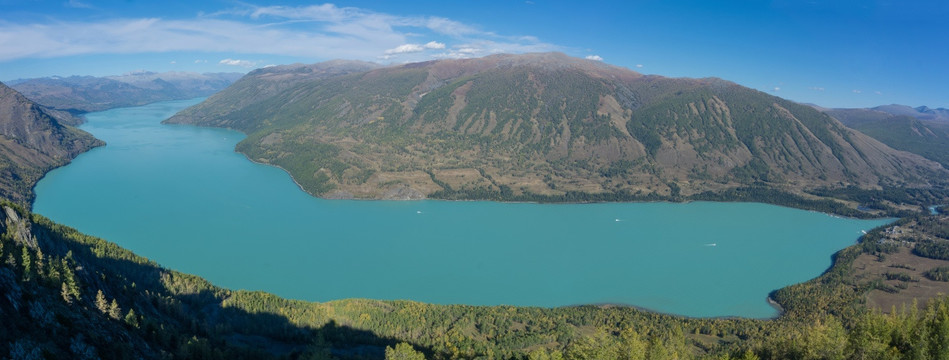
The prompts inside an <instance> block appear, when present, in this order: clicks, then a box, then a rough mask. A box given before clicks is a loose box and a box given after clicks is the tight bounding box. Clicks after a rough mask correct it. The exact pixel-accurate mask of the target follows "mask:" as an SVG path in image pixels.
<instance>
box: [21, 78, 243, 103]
mask: <svg viewBox="0 0 949 360" xmlns="http://www.w3.org/2000/svg"><path fill="white" fill-rule="evenodd" d="M241 76H242V74H240V73H206V74H198V73H189V72H165V73H155V72H148V71H140V72H132V73H128V74H125V75H120V76H107V77H94V76H70V77H58V76H56V77H46V78H37V79H22V80H16V81H13V82H11V84H10V86H11V87H13V88H14V89H16V90H17V91H19V92H20V93H22V94H23V95H25V96H26V97H28V98H29V99H30V100H33V101H35V102H37V103H39V104H42V105H44V106H47V107H50V108H53V109H58V110H64V111H69V112H72V113H85V112H92V111H102V110H106V109H111V108H116V107H125V106H137V105H144V104H148V103H152V102H156V101H164V100H183V99H192V98H196V97H202V96H208V95H211V94H213V93H215V92H218V91H220V90H221V89H224V88H225V87H227V86H228V85H230V84H231V83H232V82H234V81H235V80H237V79H239V78H240V77H241Z"/></svg>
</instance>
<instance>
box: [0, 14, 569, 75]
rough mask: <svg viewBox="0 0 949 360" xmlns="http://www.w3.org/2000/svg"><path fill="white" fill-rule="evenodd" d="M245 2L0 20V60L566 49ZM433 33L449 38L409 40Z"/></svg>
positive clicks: (417, 23) (424, 55)
mask: <svg viewBox="0 0 949 360" xmlns="http://www.w3.org/2000/svg"><path fill="white" fill-rule="evenodd" d="M239 6H240V7H239V8H237V9H232V10H228V11H225V12H218V13H213V14H209V15H200V16H198V17H195V18H186V19H165V18H113V19H106V20H90V21H73V20H57V19H50V18H44V19H39V20H30V21H32V22H29V21H20V22H14V21H0V61H8V60H14V59H23V58H51V57H63V56H73V55H88V54H145V53H167V52H187V51H200V52H206V53H215V52H217V53H241V54H268V55H269V54H277V55H281V56H297V57H310V58H326V57H334V58H347V59H363V60H372V59H377V58H379V56H380V55H385V54H388V55H392V54H402V55H400V57H399V58H400V60H410V61H421V60H428V59H431V58H433V57H446V54H448V55H450V56H469V55H470V54H471V53H466V52H459V51H456V50H451V49H459V50H460V49H463V48H477V49H484V50H481V51H480V52H479V54H485V53H495V52H510V53H523V52H538V51H554V50H563V49H562V48H561V47H559V46H556V45H553V44H549V43H544V42H542V41H540V40H539V39H537V38H536V37H533V36H526V35H522V34H517V35H515V36H507V35H498V34H495V33H492V32H489V31H482V30H479V29H478V28H476V27H475V26H472V25H468V24H463V23H460V22H458V21H454V20H451V19H447V18H441V17H431V16H397V15H390V14H385V13H378V12H373V11H368V10H364V9H359V8H352V7H338V6H335V5H332V4H324V5H313V6H299V7H292V6H266V7H256V6H250V5H239ZM435 34H437V35H439V36H441V37H443V38H444V40H443V41H444V42H437V41H430V42H428V43H425V44H414V43H413V42H411V41H409V39H410V38H411V37H417V36H432V35H435ZM440 40H441V39H440ZM446 43H447V44H446ZM419 48H421V50H419ZM425 50H445V51H444V52H442V53H430V52H427V51H425ZM196 63H197V62H196Z"/></svg>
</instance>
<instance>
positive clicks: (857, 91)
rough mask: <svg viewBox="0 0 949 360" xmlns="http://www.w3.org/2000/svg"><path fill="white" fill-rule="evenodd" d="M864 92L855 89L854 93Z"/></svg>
mask: <svg viewBox="0 0 949 360" xmlns="http://www.w3.org/2000/svg"><path fill="white" fill-rule="evenodd" d="M862 92H863V91H861V90H857V89H853V93H854V94H859V93H862Z"/></svg>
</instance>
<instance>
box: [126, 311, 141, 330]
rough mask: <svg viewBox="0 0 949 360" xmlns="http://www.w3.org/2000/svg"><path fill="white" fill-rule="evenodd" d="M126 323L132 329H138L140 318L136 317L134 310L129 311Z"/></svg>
mask: <svg viewBox="0 0 949 360" xmlns="http://www.w3.org/2000/svg"><path fill="white" fill-rule="evenodd" d="M125 323H126V324H129V326H131V327H135V328H137V327H138V316H136V315H135V310H134V309H129V312H128V313H127V314H125Z"/></svg>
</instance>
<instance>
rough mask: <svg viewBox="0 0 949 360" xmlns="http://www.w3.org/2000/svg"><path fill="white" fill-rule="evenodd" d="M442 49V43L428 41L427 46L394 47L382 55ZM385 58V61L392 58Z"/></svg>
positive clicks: (408, 45)
mask: <svg viewBox="0 0 949 360" xmlns="http://www.w3.org/2000/svg"><path fill="white" fill-rule="evenodd" d="M444 48H445V44H443V43H440V42H435V41H429V42H428V43H427V44H425V45H419V44H402V45H399V46H396V47H394V48H392V49H387V50H386V51H384V52H383V53H384V54H385V55H394V54H408V53H417V52H422V51H425V50H427V49H444ZM385 58H386V59H389V58H392V56H386V57H385Z"/></svg>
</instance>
